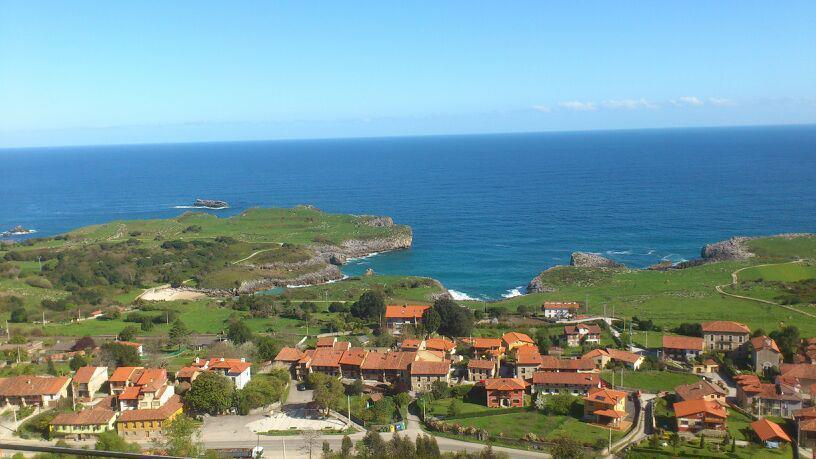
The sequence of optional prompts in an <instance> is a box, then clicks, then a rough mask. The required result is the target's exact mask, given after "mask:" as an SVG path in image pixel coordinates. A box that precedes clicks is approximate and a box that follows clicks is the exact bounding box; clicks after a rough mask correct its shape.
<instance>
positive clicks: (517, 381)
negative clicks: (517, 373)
mask: <svg viewBox="0 0 816 459" xmlns="http://www.w3.org/2000/svg"><path fill="white" fill-rule="evenodd" d="M527 386H529V384H528V383H527V382H526V381H524V380H523V379H521V378H490V379H486V380H485V381H484V387H485V389H487V390H497V391H514V390H524V389H526V388H527Z"/></svg>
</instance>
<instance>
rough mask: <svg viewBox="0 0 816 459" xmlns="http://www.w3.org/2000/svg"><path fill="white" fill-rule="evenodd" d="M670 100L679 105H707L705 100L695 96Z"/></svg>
mask: <svg viewBox="0 0 816 459" xmlns="http://www.w3.org/2000/svg"><path fill="white" fill-rule="evenodd" d="M669 102H670V103H672V104H674V105H676V106H678V107H699V106H701V105H705V102H703V101H702V100H700V98H698V97H694V96H683V97H679V98H677V99H672V100H670V101H669Z"/></svg>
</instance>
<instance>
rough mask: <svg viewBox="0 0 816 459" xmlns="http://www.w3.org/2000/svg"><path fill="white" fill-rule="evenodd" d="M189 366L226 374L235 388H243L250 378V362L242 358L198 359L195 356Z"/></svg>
mask: <svg viewBox="0 0 816 459" xmlns="http://www.w3.org/2000/svg"><path fill="white" fill-rule="evenodd" d="M191 366H194V367H197V368H199V369H201V370H202V371H212V372H215V373H219V374H221V375H223V376H226V377H227V378H229V379H230V381H232V383H233V384H235V388H236V389H243V388H244V386H246V385H247V383H248V382H249V381H250V380H251V379H252V375H251V371H252V370H251V368H252V364H251V363H249V362H247V361H246V360H244V359H243V358H240V359H227V358H224V357H210V358H209V359H200V358H198V357H196V359H195V360H194V361H193V363H192V365H191Z"/></svg>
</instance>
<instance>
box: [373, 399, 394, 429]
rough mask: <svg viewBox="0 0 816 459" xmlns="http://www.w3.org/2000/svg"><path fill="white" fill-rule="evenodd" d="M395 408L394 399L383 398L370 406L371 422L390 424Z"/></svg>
mask: <svg viewBox="0 0 816 459" xmlns="http://www.w3.org/2000/svg"><path fill="white" fill-rule="evenodd" d="M396 410H397V407H396V406H395V405H394V399H392V398H391V397H383V398H381V399H379V400H377V401H376V402H374V404H373V405H371V415H372V421H373V422H374V423H375V424H390V423H391V420H392V419H394V412H395V411H396Z"/></svg>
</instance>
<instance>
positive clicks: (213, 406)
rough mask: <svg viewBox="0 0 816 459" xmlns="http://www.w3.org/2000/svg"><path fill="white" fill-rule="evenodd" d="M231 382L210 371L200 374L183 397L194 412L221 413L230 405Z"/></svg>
mask: <svg viewBox="0 0 816 459" xmlns="http://www.w3.org/2000/svg"><path fill="white" fill-rule="evenodd" d="M232 389H233V388H232V382H231V381H230V380H229V379H227V378H226V377H224V376H221V375H220V374H218V373H213V372H210V371H207V372H204V373H202V374H200V375H199V376H198V377H197V378H196V379H195V381H193V384H192V385H191V387H190V390H189V391H188V392H187V394H186V395H185V397H184V402H185V403H186V404H187V406H188V407H189V409H190V410H191V411H193V412H194V413H207V414H210V415H217V414H221V413H223V412H225V411H227V410H228V409H229V407H230V406H231V405H232V392H233V390H232Z"/></svg>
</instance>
